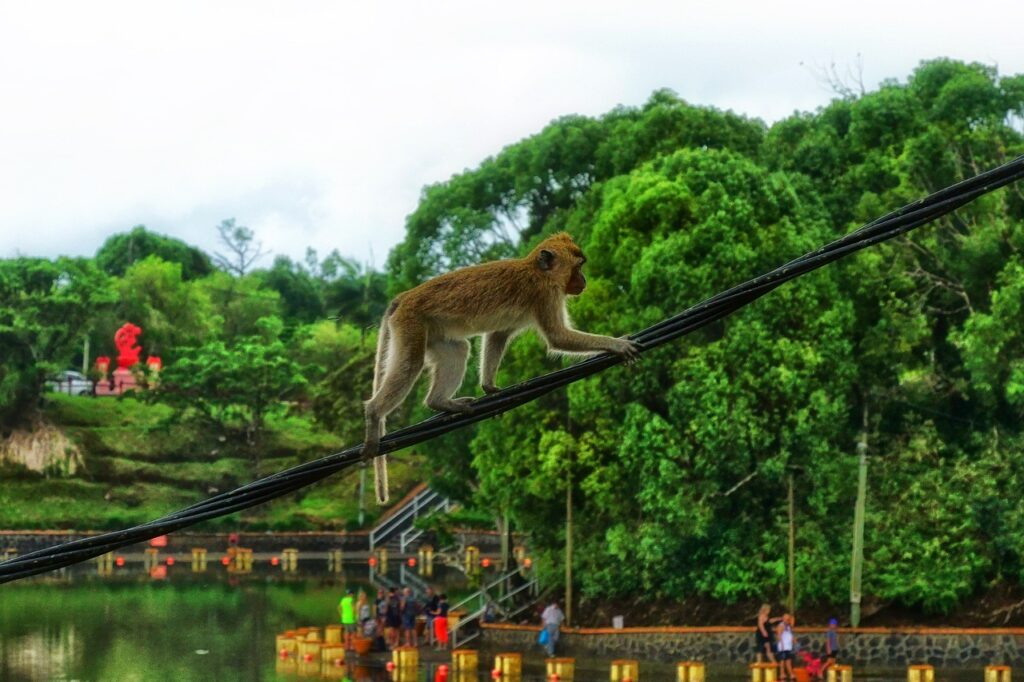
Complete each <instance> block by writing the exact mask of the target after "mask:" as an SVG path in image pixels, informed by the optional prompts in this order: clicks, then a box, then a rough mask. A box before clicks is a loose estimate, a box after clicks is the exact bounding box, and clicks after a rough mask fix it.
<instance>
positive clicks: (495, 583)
mask: <svg viewBox="0 0 1024 682" xmlns="http://www.w3.org/2000/svg"><path fill="white" fill-rule="evenodd" d="M516 573H519V569H518V568H516V569H513V570H511V571H509V572H508V573H506V574H504V575H501V576H498V577H497V578H495V579H494V580H492V581H491V582H489V583H487V584H486V585H484V586H483V587H481V588H480V589H479V590H477V591H476V592H474V593H473V594H471V595H469V596H468V597H466V598H465V599H463V600H462V601H460V602H458V603H457V604H455V605H454V606H452V607H451V609H452V610H453V611H454V610H455V609H457V608H459V607H460V606H463V605H464V604H468V603H469V602H471V601H473V600H474V599H476V598H477V597H479V596H480V595H481V594H483V593H484V592H487V590H489V589H491V588H492V587H497V586H498V585H500V584H501V583H503V582H505V581H506V580H508V579H509V578H511V577H512V576H514V575H515V574H516Z"/></svg>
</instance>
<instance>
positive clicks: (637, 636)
mask: <svg viewBox="0 0 1024 682" xmlns="http://www.w3.org/2000/svg"><path fill="white" fill-rule="evenodd" d="M537 631H538V628H537V627H535V626H534V627H531V626H521V625H485V626H483V637H482V639H483V645H484V646H487V647H488V648H499V649H509V650H512V651H529V650H530V649H531V647H536V642H537ZM795 631H796V638H797V642H798V644H799V645H800V646H801V647H802V648H804V649H807V650H809V651H811V652H812V653H814V654H815V655H820V653H821V652H823V651H824V648H825V644H824V642H825V629H824V628H796V630H795ZM839 633H840V634H839V637H840V640H839V645H840V648H841V652H842V657H841V659H842V662H843V663H849V664H851V665H854V666H866V667H872V668H881V667H895V666H905V665H910V664H916V663H929V664H931V665H934V666H935V667H936V668H940V667H941V668H965V667H975V666H979V665H989V664H1005V665H1012V666H1019V665H1024V628H1004V629H995V628H992V629H987V628H986V629H952V628H943V629H931V628H929V629H924V628H920V629H919V628H908V629H889V628H859V629H856V630H854V629H851V628H840V629H839ZM562 646H563V647H564V648H563V650H564V651H565V652H566V653H565V655H567V656H576V657H577V658H585V657H586V656H588V655H590V656H600V657H603V658H617V657H621V658H639V659H643V660H649V661H665V662H672V661H682V660H698V661H705V662H708V663H737V662H740V663H742V662H748V661H753V660H754V628H753V626H751V627H749V628H737V627H709V628H682V627H678V628H674V627H665V628H625V629H622V630H613V629H606V628H594V629H566V630H563V632H562Z"/></svg>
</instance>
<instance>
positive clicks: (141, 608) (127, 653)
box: [0, 562, 464, 682]
mask: <svg viewBox="0 0 1024 682" xmlns="http://www.w3.org/2000/svg"><path fill="white" fill-rule="evenodd" d="M211 564H212V562H211ZM216 568H217V569H220V566H219V565H218V566H216ZM348 568H349V567H347V566H346V572H345V573H344V574H340V575H339V574H321V575H319V576H314V575H309V574H308V573H307V574H306V575H302V574H299V575H298V576H282V575H280V573H278V574H277V575H273V574H271V573H270V567H269V564H268V567H267V570H266V572H265V573H261V572H258V571H254V572H253V574H251V575H247V576H237V575H228V574H227V573H226V571H221V570H214V566H213V565H211V568H210V570H209V571H208V572H207V573H205V574H193V573H192V572H191V570H190V568H189V567H188V566H187V565H185V566H182V564H180V563H179V564H178V565H175V566H172V567H167V570H166V572H165V573H163V574H162V575H160V576H159V577H157V576H153V577H150V573H149V571H147V570H145V568H144V567H143V566H135V567H134V569H133V567H132V565H131V564H130V563H129V565H128V566H126V567H125V568H124V569H123V572H122V573H118V572H117V569H115V571H114V574H113V575H112V576H110V577H102V576H100V575H98V574H97V573H98V572H97V570H96V567H95V566H92V567H89V566H85V567H83V568H81V569H78V570H72V571H65V572H63V573H62V574H60V575H55V576H53V577H51V578H47V579H38V580H35V581H20V582H15V583H9V584H7V585H4V586H2V587H0V680H12V681H14V680H17V681H18V682H21V681H23V680H161V681H163V680H225V681H229V682H230V681H231V680H273V679H277V678H278V674H277V665H278V663H279V662H278V661H277V660H276V656H275V655H274V651H273V648H274V636H275V635H276V634H277V633H279V632H283V631H285V630H288V629H293V628H295V627H296V626H299V625H313V624H317V625H326V624H329V623H334V622H336V621H337V618H338V613H337V604H338V599H339V598H340V597H341V595H342V592H343V588H344V587H345V586H351V587H354V588H355V589H360V588H361V589H364V590H366V591H367V593H368V594H371V595H372V594H375V593H376V586H375V585H372V584H371V583H370V581H369V580H370V575H369V573H368V571H367V568H366V567H365V565H356V566H352V567H351V570H348ZM129 570H130V571H131V572H130V573H129V572H128V571H129ZM150 570H152V569H151V568H150ZM461 575H462V574H461V573H458V572H453V574H447V575H446V574H443V573H442V574H439V575H438V576H436V577H435V578H434V582H435V583H441V584H445V585H451V586H452V587H454V588H455V589H456V590H458V589H459V587H458V584H459V583H460V582H461V581H462V578H461ZM389 577H390V578H391V579H392V580H395V581H397V580H398V579H400V577H401V576H400V575H398V572H397V570H396V572H395V575H393V576H389ZM154 578H155V579H154ZM463 589H464V588H463ZM305 672H309V671H302V670H296V671H295V674H296V675H297V674H299V673H305ZM339 672H341V671H337V670H330V671H328V678H329V679H344V676H343V675H341V676H339V675H338V673H339ZM354 672H355V671H354V670H347V673H349V674H351V673H354ZM319 673H320V671H319V669H318V670H317V674H316V677H319ZM377 673H379V674H380V675H386V671H384V670H383V669H380V670H379V671H376V672H374V671H372V670H371V671H367V674H366V675H363V677H365V678H366V679H378V678H379V675H377ZM307 679H308V678H307ZM380 679H386V678H380Z"/></svg>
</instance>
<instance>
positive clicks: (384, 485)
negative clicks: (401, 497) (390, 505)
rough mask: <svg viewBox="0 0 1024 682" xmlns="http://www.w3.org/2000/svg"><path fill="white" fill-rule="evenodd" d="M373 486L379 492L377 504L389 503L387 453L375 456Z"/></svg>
mask: <svg viewBox="0 0 1024 682" xmlns="http://www.w3.org/2000/svg"><path fill="white" fill-rule="evenodd" d="M373 487H374V490H375V491H376V493H377V504H387V501H388V500H389V499H390V491H389V487H388V456H387V455H381V456H380V457H374V458H373Z"/></svg>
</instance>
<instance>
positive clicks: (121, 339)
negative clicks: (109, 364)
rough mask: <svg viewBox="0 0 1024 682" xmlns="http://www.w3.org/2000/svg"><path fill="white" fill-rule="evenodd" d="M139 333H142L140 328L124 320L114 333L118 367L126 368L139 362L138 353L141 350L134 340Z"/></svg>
mask: <svg viewBox="0 0 1024 682" xmlns="http://www.w3.org/2000/svg"><path fill="white" fill-rule="evenodd" d="M140 334H142V329H141V328H140V327H136V326H135V325H134V324H132V323H131V322H125V323H124V324H123V325H122V326H121V328H120V329H118V330H117V333H116V334H114V345H115V346H117V366H118V367H119V368H121V369H128V368H129V367H131V366H132V365H135V364H137V363H138V362H139V353H141V352H142V347H141V346H137V345H135V341H136V339H137V338H138V336H139V335H140Z"/></svg>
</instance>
